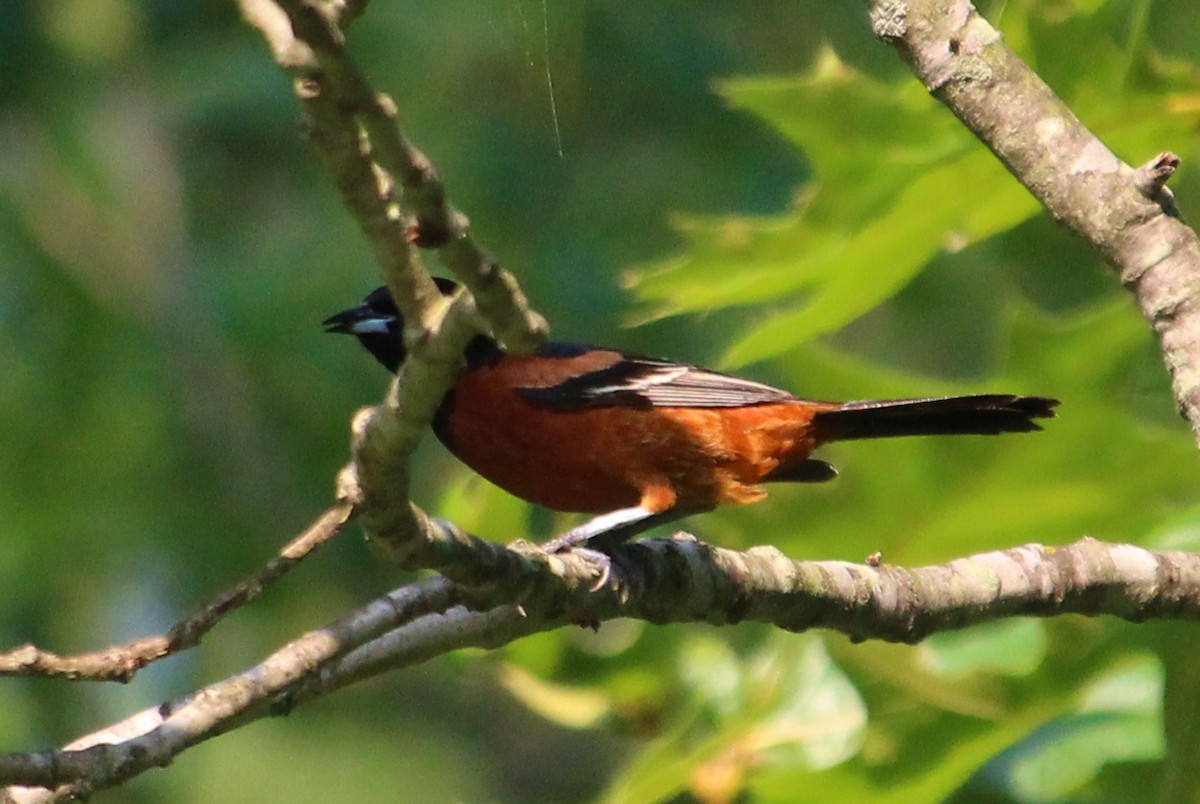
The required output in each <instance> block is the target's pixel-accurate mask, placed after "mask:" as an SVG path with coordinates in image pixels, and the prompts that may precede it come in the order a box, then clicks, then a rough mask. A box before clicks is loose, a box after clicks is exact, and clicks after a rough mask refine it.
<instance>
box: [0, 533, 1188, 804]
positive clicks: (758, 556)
mask: <svg viewBox="0 0 1200 804" xmlns="http://www.w3.org/2000/svg"><path fill="white" fill-rule="evenodd" d="M512 552H514V553H516V554H517V556H518V557H516V558H514V559H512V560H510V561H508V562H506V566H507V567H508V570H507V571H508V573H509V574H508V575H507V576H505V577H501V578H499V579H497V580H495V581H493V582H492V583H490V584H488V585H486V586H479V587H475V588H465V587H463V586H460V585H457V584H454V583H452V582H450V581H448V580H446V579H444V578H433V579H430V580H426V581H423V582H420V583H417V584H413V585H411V586H407V587H404V588H402V589H399V590H397V591H396V592H393V593H392V594H390V595H387V596H385V597H383V598H380V599H379V600H376V601H374V602H373V603H371V604H369V605H367V606H365V607H364V608H362V609H360V610H359V611H357V612H355V613H354V614H352V615H350V616H348V617H346V618H343V619H342V620H340V621H338V622H336V623H333V624H331V625H329V626H327V627H325V628H322V629H320V630H318V631H314V632H311V633H309V634H307V635H305V636H304V637H301V638H300V639H299V640H296V641H295V642H293V643H291V644H289V645H287V646H285V647H284V648H282V649H280V650H279V651H277V652H276V653H275V654H273V655H272V656H271V657H269V658H268V659H267V660H266V661H264V662H263V663H262V664H260V665H258V666H256V667H254V668H251V669H250V670H247V671H246V672H243V673H239V674H238V675H236V676H233V677H231V678H229V679H226V680H224V681H221V682H218V683H216V684H213V685H211V686H209V687H207V688H205V689H203V690H201V691H199V692H197V693H196V694H194V695H190V696H188V697H186V698H183V699H181V700H178V701H174V702H171V703H168V704H164V705H163V706H161V707H158V708H156V709H151V710H145V711H143V712H139V713H137V714H136V715H134V716H132V717H130V718H128V719H126V720H125V721H122V722H121V723H118V724H114V725H113V726H111V727H109V728H108V729H105V730H104V731H101V732H97V733H96V734H93V735H89V736H88V737H86V738H83V739H82V740H80V741H77V742H76V743H75V744H73V745H72V746H69V747H68V748H66V749H64V750H61V751H46V752H39V753H31V754H28V753H27V754H5V755H0V784H4V785H27V786H30V785H31V786H42V787H44V788H55V787H57V786H59V785H67V787H65V788H59V789H58V790H57V792H54V791H53V790H51V789H45V790H36V789H18V788H10V789H9V791H8V792H9V795H10V796H12V797H13V799H14V800H18V801H22V802H32V801H45V800H51V799H52V797H55V796H61V795H66V794H67V793H71V794H86V793H89V792H91V791H93V790H96V789H99V788H101V787H105V786H110V785H113V784H116V783H118V782H120V781H122V780H124V779H127V778H129V777H131V776H134V775H137V774H139V773H141V772H143V771H145V770H148V769H149V768H152V767H158V766H162V765H166V764H167V763H169V762H170V761H171V760H172V759H173V758H174V757H175V756H177V755H178V754H180V753H182V752H183V751H185V750H186V749H187V748H188V747H190V746H192V745H195V744H196V743H198V742H201V741H203V740H207V739H209V738H211V737H214V736H216V735H218V734H221V733H223V732H225V731H227V730H229V729H231V728H234V727H236V726H238V725H242V724H244V723H246V722H249V721H252V720H256V719H259V718H262V717H267V716H270V715H276V714H283V713H286V712H288V711H291V710H292V709H293V708H294V707H295V706H297V705H300V704H302V703H304V702H306V701H308V700H312V699H314V698H317V697H321V696H323V695H326V694H328V693H330V692H332V691H334V690H336V689H339V688H341V687H343V686H345V685H347V684H349V683H353V682H355V681H358V680H360V679H363V678H366V677H369V676H373V675H378V674H379V673H382V672H386V671H387V670H391V669H394V668H397V667H402V666H407V665H411V664H415V663H419V662H423V661H426V660H428V659H429V658H431V657H433V656H436V655H439V654H442V653H445V652H447V651H450V650H454V649H458V648H463V647H485V648H495V647H498V646H500V645H504V644H507V643H508V642H511V641H513V640H515V639H518V638H520V637H522V636H526V635H529V634H533V633H537V632H539V631H545V630H550V629H553V628H558V627H561V626H563V625H567V624H571V623H582V624H588V625H595V624H598V623H601V622H603V621H605V620H609V619H613V618H617V617H636V618H640V619H644V620H648V621H650V622H655V623H682V622H704V623H710V624H714V625H725V624H732V623H737V622H741V621H745V620H755V621H760V622H766V623H772V624H774V625H776V626H779V627H781V628H784V629H787V630H790V631H804V630H807V629H811V628H828V629H832V630H837V631H841V632H842V633H845V634H847V635H849V636H850V637H851V638H853V639H857V640H863V639H882V640H887V641H892V642H906V643H912V642H917V641H919V640H921V639H923V638H925V637H927V636H929V635H930V634H933V633H937V632H942V631H948V630H954V629H959V628H964V627H967V626H970V625H975V624H979V623H984V622H989V621H991V620H995V619H998V618H1001V617H1008V616H1013V615H1035V616H1040V617H1050V616H1057V615H1062V614H1083V615H1088V616H1097V615H1101V614H1108V615H1113V616H1116V617H1122V618H1124V619H1128V620H1133V621H1140V620H1145V619H1150V618H1179V619H1189V620H1196V619H1200V556H1198V555H1195V554H1192V553H1183V552H1155V551H1151V550H1146V549H1144V548H1141V547H1135V546H1132V545H1122V544H1110V543H1105V542H1100V541H1097V540H1094V539H1086V538H1085V539H1081V540H1080V541H1078V542H1076V543H1075V544H1072V545H1069V546H1067V547H1053V548H1052V547H1044V546H1042V545H1038V544H1030V545H1025V546H1023V547H1016V548H1013V549H1010V550H1002V551H996V552H990V553H983V554H980V555H976V556H972V557H969V558H961V559H957V560H955V561H951V562H949V563H947V564H939V565H935V566H930V567H923V568H919V569H911V570H910V569H904V568H902V567H895V566H890V565H886V564H882V565H874V564H852V563H847V562H840V561H794V560H792V559H789V558H787V557H786V556H784V555H783V554H782V553H780V552H779V551H778V550H776V549H774V548H770V547H761V548H754V549H751V550H748V551H746V552H744V553H740V552H736V551H732V550H725V549H721V548H716V547H712V546H710V545H707V544H704V543H702V542H698V541H696V540H695V539H693V538H691V537H686V536H679V537H676V538H672V539H650V540H646V541H644V542H638V543H634V544H630V545H626V546H625V547H623V548H622V549H621V550H620V551H619V552H618V553H617V555H616V560H615V564H614V568H613V572H612V574H611V575H610V577H609V580H608V582H607V583H606V584H605V585H604V586H602V587H600V588H599V589H596V588H593V587H592V585H591V582H592V581H593V580H594V578H595V577H596V576H597V574H598V573H599V568H598V567H597V566H595V565H594V564H591V563H589V562H588V560H587V559H586V558H585V557H582V556H579V555H576V554H566V555H561V556H560V555H548V554H546V553H544V552H542V551H540V550H539V549H537V548H535V547H532V546H528V545H525V546H520V545H518V546H516V547H514V548H512ZM514 590H518V591H519V594H518V595H517V598H518V599H517V600H516V601H514V603H510V604H506V605H502V606H495V607H490V608H487V609H484V610H479V611H473V610H471V609H469V608H468V607H466V606H464V605H462V604H464V603H466V604H468V605H469V604H470V603H471V602H472V601H475V602H476V604H478V603H481V602H482V601H486V600H495V599H496V597H497V592H498V591H502V592H504V593H507V592H511V591H514Z"/></svg>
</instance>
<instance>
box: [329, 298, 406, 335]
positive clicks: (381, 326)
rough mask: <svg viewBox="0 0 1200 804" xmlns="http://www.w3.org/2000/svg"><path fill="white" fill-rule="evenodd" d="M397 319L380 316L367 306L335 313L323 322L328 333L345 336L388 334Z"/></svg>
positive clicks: (363, 305)
mask: <svg viewBox="0 0 1200 804" xmlns="http://www.w3.org/2000/svg"><path fill="white" fill-rule="evenodd" d="M395 320H396V319H395V317H393V316H386V315H380V314H379V313H377V312H375V311H374V310H372V309H371V308H370V307H368V306H367V305H365V304H360V305H358V306H357V307H351V308H350V309H349V310H342V311H341V312H340V313H335V314H333V315H331V316H329V318H326V319H325V320H324V321H322V322H321V325H322V326H323V327H325V331H326V332H334V333H340V334H343V335H366V334H368V333H386V332H388V331H389V330H388V328H389V327H390V326H391V324H392V323H393V322H394V321H395Z"/></svg>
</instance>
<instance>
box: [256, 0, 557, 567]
mask: <svg viewBox="0 0 1200 804" xmlns="http://www.w3.org/2000/svg"><path fill="white" fill-rule="evenodd" d="M240 5H241V8H242V12H243V14H244V16H245V17H246V19H247V20H248V21H250V22H251V23H252V24H253V25H254V26H255V27H257V28H258V29H259V30H260V31H261V32H262V34H263V36H264V37H265V38H266V40H267V42H268V43H269V44H270V46H271V51H272V53H273V54H274V56H275V60H276V61H277V62H278V63H279V65H280V66H281V67H283V68H284V69H285V70H286V71H287V72H288V74H289V75H290V76H291V77H292V80H293V88H294V90H295V92H296V95H297V97H298V98H299V100H300V103H301V108H302V109H303V113H304V118H305V121H306V123H307V127H308V130H309V132H310V136H311V138H312V141H313V143H314V144H315V145H316V146H317V150H318V152H319V153H320V154H321V156H322V158H323V160H324V162H325V164H326V167H327V168H328V169H329V171H330V173H331V174H332V175H333V176H334V181H335V183H336V184H337V187H338V189H339V191H340V192H341V194H342V197H343V199H344V200H345V202H346V205H347V207H348V208H349V209H350V211H351V213H352V214H353V215H354V217H355V219H356V220H357V221H358V223H359V226H360V227H361V229H362V231H363V233H364V234H365V235H366V237H367V239H368V241H369V242H370V243H371V246H372V248H373V250H374V252H375V256H376V259H377V261H378V262H379V264H380V267H381V270H382V272H383V276H384V279H385V281H386V282H387V284H388V287H389V288H390V290H391V291H392V296H393V298H394V299H395V300H396V303H397V305H398V307H399V308H400V311H401V313H402V314H403V316H404V319H405V321H406V323H407V325H408V328H409V331H408V332H407V333H406V340H407V341H408V343H409V347H410V348H409V355H408V359H407V360H406V362H405V365H404V367H403V369H402V370H401V372H400V373H399V375H398V376H397V379H396V383H395V385H394V386H393V388H392V389H391V391H390V392H389V394H388V397H387V399H386V400H385V402H384V404H383V405H380V406H377V407H375V408H371V409H368V410H367V411H364V412H361V413H360V414H359V415H358V416H357V417H356V418H355V424H354V439H353V446H354V463H353V464H351V466H349V467H347V469H346V470H344V471H343V472H342V475H341V478H340V479H339V496H340V497H341V498H342V499H346V500H351V501H353V502H354V503H355V504H356V505H357V506H358V507H359V509H360V512H361V516H362V521H363V524H364V527H365V528H366V530H367V532H368V533H370V534H371V535H372V537H373V540H374V542H375V544H376V545H378V546H379V547H380V548H381V549H382V550H383V552H384V553H385V554H386V555H387V556H389V557H390V558H392V559H393V560H396V561H400V562H401V563H403V564H404V565H405V566H412V567H419V566H429V565H430V564H431V563H441V562H439V561H438V560H437V559H436V555H437V554H438V547H439V545H444V544H445V538H444V536H445V532H444V531H442V530H440V529H438V528H437V527H436V526H435V525H434V524H433V523H432V522H431V521H430V520H429V518H428V517H427V516H426V515H425V514H424V512H423V511H421V510H420V509H419V508H417V507H415V506H413V505H412V504H411V503H409V501H408V488H409V482H408V478H409V475H408V456H409V455H410V454H411V453H412V450H413V449H415V448H416V445H417V443H418V441H419V440H420V438H421V436H422V435H423V434H424V433H425V431H426V430H428V428H429V424H430V422H431V421H432V420H433V415H434V413H435V411H436V410H437V406H438V405H439V404H440V402H441V400H442V398H443V397H444V396H445V394H446V392H447V391H448V390H449V389H450V388H451V386H452V385H453V383H454V381H455V379H456V378H457V376H458V373H459V371H461V363H462V354H463V351H464V349H465V347H466V345H467V343H468V341H469V340H470V339H471V338H472V337H473V336H474V335H475V334H476V333H477V332H478V331H479V330H480V322H479V320H478V319H479V314H478V313H477V311H476V304H478V308H479V311H480V312H481V313H482V315H483V317H484V318H485V319H486V321H487V322H488V323H489V324H490V325H491V328H492V329H493V330H494V331H495V332H496V334H497V337H499V338H500V339H501V340H502V341H503V342H504V343H505V344H506V346H507V347H508V348H509V349H510V350H513V351H516V352H521V351H528V350H531V349H533V348H534V347H535V346H536V345H537V343H538V342H540V340H541V339H542V338H543V337H544V335H545V331H546V323H545V321H544V319H542V317H541V316H539V315H538V314H537V313H535V312H533V311H532V310H531V309H530V308H529V305H528V302H527V300H526V299H525V297H524V295H523V294H522V293H521V291H520V288H519V287H518V286H517V284H516V281H515V280H514V279H513V278H512V276H511V275H510V274H508V273H507V272H506V271H503V270H502V269H501V268H500V266H499V265H498V264H497V263H496V261H495V260H494V259H493V258H492V257H491V256H490V255H488V254H487V252H486V251H484V250H483V248H482V247H480V246H479V245H478V244H477V243H476V242H475V241H474V239H473V238H472V237H471V235H470V232H469V229H468V222H467V219H466V216H465V215H463V214H462V213H461V212H459V211H458V210H457V209H455V208H454V207H453V206H452V205H451V204H450V203H449V200H448V198H447V196H446V191H445V187H444V186H443V184H442V183H441V180H440V179H439V178H438V175H437V172H436V170H435V169H434V167H433V165H432V163H431V162H430V160H429V159H428V157H426V156H425V154H423V153H422V152H421V151H420V150H418V149H417V148H416V147H415V146H414V145H413V144H412V143H411V142H410V141H409V140H408V139H407V138H406V137H405V136H404V135H403V134H402V133H401V132H400V130H399V129H398V128H397V126H396V119H395V118H396V109H395V104H394V102H393V101H391V99H390V98H387V97H386V96H384V95H382V94H380V93H377V92H376V91H375V90H374V89H373V88H372V87H371V86H370V84H369V82H368V81H367V79H366V77H365V76H364V75H363V74H362V71H361V70H360V69H359V68H358V66H357V65H356V64H355V63H354V61H353V59H351V57H350V55H349V54H348V53H347V52H346V50H345V48H344V46H343V43H344V35H343V34H342V32H341V30H340V29H339V28H338V27H337V24H336V12H337V9H336V8H334V7H329V6H325V5H318V4H315V3H312V2H308V1H307V0H279V2H278V3H276V2H275V1H274V0H240ZM396 177H398V179H399V186H400V188H401V192H400V195H399V197H398V198H397V197H396V195H395V192H394V190H395V186H396ZM418 247H430V248H434V247H436V248H438V253H439V256H440V257H441V260H442V262H443V263H445V264H446V265H447V266H448V267H449V268H451V270H453V271H454V272H455V274H456V275H457V276H458V277H459V278H460V279H462V280H463V281H464V282H465V283H466V284H467V286H468V287H469V288H470V290H471V294H461V293H460V294H458V295H457V296H456V297H455V299H454V300H453V301H452V302H451V303H450V304H449V305H447V304H446V303H445V302H444V300H443V299H442V297H441V294H440V293H438V291H437V288H436V287H435V286H434V285H433V283H432V281H431V280H430V278H429V274H428V272H427V271H426V270H425V268H424V266H423V264H422V261H421V259H420V255H419V252H418Z"/></svg>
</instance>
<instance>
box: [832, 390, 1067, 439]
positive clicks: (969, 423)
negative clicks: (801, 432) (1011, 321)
mask: <svg viewBox="0 0 1200 804" xmlns="http://www.w3.org/2000/svg"><path fill="white" fill-rule="evenodd" d="M1056 405H1058V400H1057V399H1047V398H1046V397H1043V396H1016V395H1014V394H981V395H979V396H949V397H940V398H937V399H888V400H881V401H875V402H847V403H846V404H844V405H842V406H841V407H839V408H835V409H834V410H827V411H822V412H821V413H818V414H817V415H816V417H815V418H814V419H813V424H814V425H815V426H816V427H817V433H818V439H819V440H820V441H848V440H850V439H856V438H888V437H891V436H918V435H997V434H999V433H1028V432H1030V431H1033V430H1041V429H1042V428H1041V425H1039V424H1038V423H1037V422H1036V421H1034V419H1048V418H1051V417H1053V416H1054V408H1055V406H1056Z"/></svg>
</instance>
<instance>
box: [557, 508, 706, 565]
mask: <svg viewBox="0 0 1200 804" xmlns="http://www.w3.org/2000/svg"><path fill="white" fill-rule="evenodd" d="M695 513H699V509H694V508H669V509H667V510H666V511H647V510H646V509H645V508H642V507H641V506H640V505H635V506H633V507H632V508H618V509H617V510H616V511H609V512H608V513H607V514H600V515H599V516H595V517H592V518H591V519H589V520H588V521H587V522H584V523H583V524H582V525H579V526H578V527H575V528H571V530H569V531H567V532H566V533H564V534H563V535H561V536H557V537H555V538H553V539H551V540H550V541H548V542H546V543H545V544H544V545H542V546H543V547H544V548H545V550H546V552H548V553H561V552H563V551H565V550H570V549H571V548H574V547H583V548H587V549H589V550H593V551H596V552H605V551H606V549H613V548H615V547H616V546H618V545H620V544H622V543H624V542H626V541H628V540H629V539H632V538H633V537H634V536H637V535H638V534H640V533H645V532H646V531H648V530H650V529H651V528H654V527H658V526H659V525H665V524H666V523H668V522H674V521H675V520H677V519H683V518H684V517H685V516H690V515H691V514H695Z"/></svg>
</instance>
